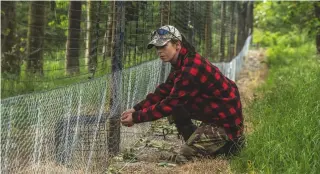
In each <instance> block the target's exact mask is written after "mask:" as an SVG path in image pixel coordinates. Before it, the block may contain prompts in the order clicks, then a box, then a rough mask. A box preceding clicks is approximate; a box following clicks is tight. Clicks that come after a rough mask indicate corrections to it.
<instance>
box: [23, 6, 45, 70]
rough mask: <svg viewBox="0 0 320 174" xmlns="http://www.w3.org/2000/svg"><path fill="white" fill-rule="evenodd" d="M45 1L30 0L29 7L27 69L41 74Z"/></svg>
mask: <svg viewBox="0 0 320 174" xmlns="http://www.w3.org/2000/svg"><path fill="white" fill-rule="evenodd" d="M45 4H46V3H45V2H44V1H32V2H30V7H29V22H28V26H29V27H28V39H27V70H28V72H30V73H38V74H40V75H43V44H44V26H45Z"/></svg>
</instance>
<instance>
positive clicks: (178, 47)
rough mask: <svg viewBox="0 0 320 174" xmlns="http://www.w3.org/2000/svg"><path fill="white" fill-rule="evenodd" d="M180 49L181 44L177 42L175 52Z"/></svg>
mask: <svg viewBox="0 0 320 174" xmlns="http://www.w3.org/2000/svg"><path fill="white" fill-rule="evenodd" d="M180 49H181V42H177V50H180Z"/></svg>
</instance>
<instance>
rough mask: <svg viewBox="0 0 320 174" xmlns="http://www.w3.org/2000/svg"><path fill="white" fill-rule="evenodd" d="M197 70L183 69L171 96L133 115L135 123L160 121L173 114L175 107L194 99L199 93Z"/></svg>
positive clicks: (175, 80) (175, 81)
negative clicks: (191, 98) (195, 72)
mask: <svg viewBox="0 0 320 174" xmlns="http://www.w3.org/2000/svg"><path fill="white" fill-rule="evenodd" d="M195 70H196V68H193V67H183V68H182V73H181V74H180V75H179V76H178V77H176V78H175V79H174V87H173V89H172V90H171V92H170V95H169V96H168V97H166V98H165V99H163V100H162V101H161V102H158V103H156V104H153V105H151V106H149V107H146V108H144V109H142V110H139V111H136V112H134V113H133V114H132V117H133V122H135V123H141V122H147V121H153V120H157V119H160V118H162V117H164V116H168V115H170V114H171V113H172V110H173V107H174V106H176V105H178V104H183V103H185V102H186V101H188V99H189V98H190V97H194V96H196V95H197V93H198V92H199V91H198V90H199V88H198V85H197V83H196V82H195V76H196V75H195V74H194V71H195Z"/></svg>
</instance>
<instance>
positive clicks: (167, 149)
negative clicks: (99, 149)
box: [108, 50, 268, 174]
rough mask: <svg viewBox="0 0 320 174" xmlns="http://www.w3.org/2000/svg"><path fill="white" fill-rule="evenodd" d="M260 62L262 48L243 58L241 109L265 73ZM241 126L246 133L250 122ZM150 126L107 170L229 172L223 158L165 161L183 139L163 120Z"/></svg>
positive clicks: (143, 173)
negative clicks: (187, 161) (135, 143)
mask: <svg viewBox="0 0 320 174" xmlns="http://www.w3.org/2000/svg"><path fill="white" fill-rule="evenodd" d="M264 62H265V56H264V51H263V50H250V51H249V54H248V56H247V57H246V59H245V63H244V67H243V70H242V71H241V73H240V75H239V77H238V79H237V80H236V83H237V85H238V88H239V91H240V95H241V101H242V104H243V107H244V108H245V107H246V106H247V105H248V103H249V102H250V101H252V100H253V99H254V98H255V97H257V94H256V93H255V92H254V89H255V88H256V87H257V86H259V85H260V84H262V83H263V82H264V79H265V78H266V76H267V73H268V69H267V66H266V64H265V63H264ZM244 111H245V110H244ZM248 117H249V116H248V115H247V114H246V112H244V118H245V120H248ZM245 126H246V130H245V131H246V133H250V132H251V131H252V126H251V124H250V122H249V121H246V122H245ZM152 129H153V131H151V132H152V133H150V135H148V136H146V137H144V138H141V139H140V141H139V142H138V143H137V145H136V146H135V147H134V148H131V149H127V151H125V152H124V153H122V154H120V155H119V156H117V157H115V158H114V159H113V162H112V164H111V165H110V167H109V169H108V173H123V174H127V173H128V174H129V173H130V174H131V173H132V174H133V173H139V174H151V173H154V174H165V173H178V174H179V173H181V174H182V173H183V174H197V173H201V174H205V173H232V172H231V169H230V166H229V161H228V160H227V159H223V158H217V159H199V160H198V161H195V162H189V163H187V164H184V165H176V164H171V163H167V162H165V159H166V158H167V157H168V155H169V154H171V153H172V152H177V151H178V150H179V147H180V146H181V145H182V144H183V141H182V139H178V137H177V131H176V130H175V128H174V127H173V126H172V125H169V124H168V123H167V120H166V119H161V120H159V121H156V122H154V123H153V126H152ZM163 131H164V132H165V134H167V135H166V136H163Z"/></svg>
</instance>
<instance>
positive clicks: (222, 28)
mask: <svg viewBox="0 0 320 174" xmlns="http://www.w3.org/2000/svg"><path fill="white" fill-rule="evenodd" d="M225 18H226V2H223V1H222V2H221V26H220V62H223V61H224V56H225V54H224V48H225V24H226V23H225Z"/></svg>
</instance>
